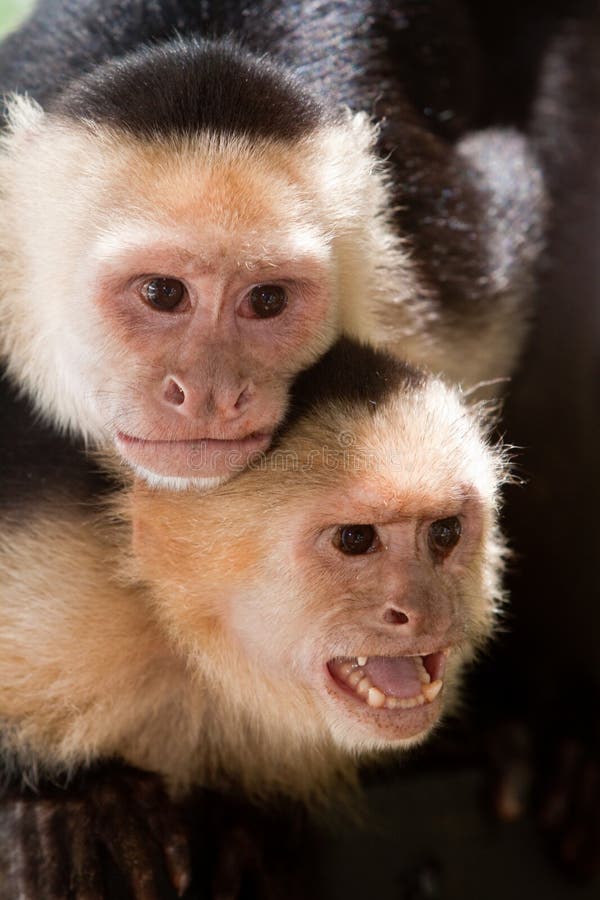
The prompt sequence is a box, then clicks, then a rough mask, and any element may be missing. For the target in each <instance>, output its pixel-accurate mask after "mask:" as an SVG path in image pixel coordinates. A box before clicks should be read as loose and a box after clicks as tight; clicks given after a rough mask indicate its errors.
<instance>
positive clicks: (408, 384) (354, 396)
mask: <svg viewBox="0 0 600 900" xmlns="http://www.w3.org/2000/svg"><path fill="white" fill-rule="evenodd" d="M426 378H427V376H426V375H425V374H424V373H423V372H421V371H419V370H418V369H415V368H413V367H412V366H410V365H409V364H408V363H405V362H401V361H400V360H398V359H396V358H395V357H393V356H390V355H389V354H388V353H384V352H383V351H381V350H376V349H375V348H373V347H370V346H369V345H368V344H363V343H360V342H359V341H355V340H352V339H351V338H347V337H343V338H340V340H339V341H337V342H336V343H335V344H334V345H333V347H332V348H331V349H330V350H329V351H328V352H327V353H326V354H325V355H324V356H322V357H321V359H320V360H319V361H318V362H316V363H315V364H314V365H313V366H311V367H310V368H309V369H306V370H305V371H304V372H302V373H301V374H300V375H299V376H298V378H297V379H296V380H295V382H294V385H293V388H292V393H291V403H290V414H289V416H288V419H287V421H286V423H285V425H286V427H288V426H289V425H291V424H293V423H294V422H295V421H297V419H298V418H299V417H300V416H302V415H305V414H306V413H309V412H310V410H312V409H319V408H323V407H325V406H326V405H327V404H329V403H334V404H335V405H341V406H344V407H348V406H351V407H355V408H357V411H360V410H364V411H365V412H368V413H370V414H372V413H373V412H375V410H376V409H377V407H378V405H379V404H380V403H384V402H385V401H386V400H387V399H388V398H389V397H390V396H392V395H393V394H398V393H401V392H406V391H412V390H418V389H419V388H420V387H422V386H423V385H424V384H425V381H426Z"/></svg>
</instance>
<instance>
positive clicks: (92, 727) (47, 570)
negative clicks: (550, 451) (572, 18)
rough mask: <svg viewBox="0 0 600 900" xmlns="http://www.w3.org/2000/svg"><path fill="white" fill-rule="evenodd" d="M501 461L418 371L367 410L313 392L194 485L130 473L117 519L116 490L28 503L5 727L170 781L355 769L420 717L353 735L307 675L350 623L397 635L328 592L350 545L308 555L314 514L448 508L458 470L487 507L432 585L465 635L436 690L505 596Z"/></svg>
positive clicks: (9, 598)
mask: <svg viewBox="0 0 600 900" xmlns="http://www.w3.org/2000/svg"><path fill="white" fill-rule="evenodd" d="M349 436H350V437H349ZM349 452H350V453H352V459H351V458H350V457H349V456H348V455H347V454H348V453H349ZM336 454H338V461H337V462H335V459H336V456H335V455H336ZM339 454H342V455H341V457H340V456H339ZM344 454H346V456H344ZM502 466H503V463H502V460H501V458H499V457H498V455H497V454H496V453H495V452H492V451H491V450H489V449H487V448H486V445H485V440H484V437H483V434H482V431H481V428H480V426H479V425H478V424H477V421H476V418H475V417H474V416H473V415H472V414H469V413H467V412H466V411H465V409H464V408H463V407H462V405H461V404H460V402H459V399H458V397H457V395H456V393H455V392H452V391H450V390H449V389H448V388H446V387H444V385H443V384H442V383H441V382H439V381H436V380H429V381H428V382H427V383H426V386H425V387H424V388H419V389H410V390H407V392H406V393H404V394H402V395H400V396H396V397H394V398H392V399H391V400H390V401H389V402H386V403H383V404H381V405H380V406H379V408H378V409H377V410H376V411H375V413H374V414H373V416H370V415H369V416H365V415H364V414H362V415H361V416H358V415H357V412H356V410H355V409H352V408H348V409H342V410H340V409H339V408H337V407H336V406H333V405H332V406H331V408H325V409H323V410H320V411H319V412H318V413H317V414H316V415H313V416H312V418H311V419H310V420H303V421H300V422H299V423H298V425H297V426H295V428H294V429H292V431H291V432H290V433H289V435H287V436H286V439H285V442H284V443H283V444H282V446H281V447H280V448H279V449H278V451H276V452H275V453H274V454H273V455H272V456H271V457H269V458H268V460H267V462H266V463H265V465H264V467H262V468H260V467H259V468H257V469H256V470H248V471H247V472H245V473H243V474H242V475H241V476H239V477H238V478H237V479H234V480H233V481H231V482H229V483H227V484H225V485H223V486H221V487H218V488H216V489H215V490H213V491H212V492H209V493H207V494H199V493H195V492H193V491H188V492H186V493H179V494H169V493H168V492H164V491H163V492H160V491H159V492H157V491H152V490H150V489H149V488H147V487H144V486H143V485H142V484H139V483H138V484H136V485H134V486H133V488H132V489H131V490H130V491H128V492H127V493H126V494H124V495H121V497H120V498H118V499H117V507H116V513H117V515H118V518H119V523H115V521H114V515H115V509H112V510H110V511H109V513H108V514H107V515H106V516H104V515H103V516H100V517H99V518H98V517H97V516H95V515H94V514H92V513H91V512H89V511H86V509H85V508H84V507H81V506H79V505H77V504H74V503H71V504H69V502H68V500H67V499H63V501H61V500H60V498H53V499H52V501H51V502H50V503H49V504H48V505H46V506H41V507H40V509H39V511H38V513H37V515H36V517H35V519H34V521H33V522H31V523H29V524H28V525H20V526H14V527H12V528H10V530H9V528H8V527H7V523H6V522H5V523H3V525H2V530H1V531H0V722H1V730H2V735H3V740H4V743H5V745H6V749H8V750H10V751H11V752H13V753H16V754H17V756H18V758H19V759H20V761H21V764H22V765H23V766H26V765H27V762H28V761H29V760H31V759H34V760H36V762H37V764H39V767H40V768H41V770H42V771H50V772H57V771H69V770H71V769H73V768H75V767H77V766H78V765H81V764H85V763H88V762H90V761H92V760H95V759H98V758H103V757H109V756H115V755H116V756H118V757H121V758H123V759H124V760H126V761H128V762H130V763H132V764H134V765H137V766H141V767H142V768H148V769H152V770H154V771H157V772H160V773H162V774H163V775H164V776H165V778H166V779H167V782H168V783H169V785H170V786H171V788H172V790H174V791H181V790H185V789H186V788H187V787H188V786H189V785H190V784H192V783H217V784H220V783H223V782H228V781H233V782H237V783H239V784H241V785H242V787H243V788H244V789H245V790H246V791H249V792H253V793H256V794H264V793H269V792H272V791H274V790H283V791H285V792H288V793H292V794H295V795H299V796H300V797H302V798H304V799H305V800H307V801H308V802H318V801H319V799H323V798H324V797H325V796H327V794H328V793H329V792H330V791H331V790H332V789H333V787H334V786H335V785H336V784H338V785H339V784H340V783H349V782H351V781H352V779H353V777H354V769H355V763H356V760H357V759H358V758H364V757H366V756H370V755H372V754H373V753H379V752H382V751H386V750H390V749H395V750H402V749H403V748H404V747H405V746H407V745H410V744H412V743H414V742H415V740H422V739H423V738H424V737H425V736H426V733H423V734H421V735H418V736H416V738H415V739H411V740H400V741H394V740H391V741H390V740H386V739H385V738H383V737H381V736H377V735H376V734H373V736H370V732H369V729H368V727H366V728H362V727H360V726H357V725H356V723H353V722H351V721H348V720H347V719H346V717H345V716H344V715H343V713H342V712H340V710H339V709H338V708H337V706H336V704H335V703H332V702H331V701H330V698H328V697H327V695H326V694H324V693H323V692H321V691H320V689H319V687H318V683H317V681H316V680H315V677H314V675H315V671H316V670H318V668H319V667H320V666H323V665H324V662H325V661H326V660H327V659H330V658H332V657H334V656H337V655H345V654H352V655H354V654H356V653H358V652H360V648H361V647H365V641H367V645H366V646H367V647H368V652H371V653H375V652H377V648H378V647H381V648H384V649H381V651H380V652H388V653H390V652H393V650H392V649H391V645H390V644H389V638H387V637H386V636H385V635H380V634H379V633H378V632H377V629H376V628H375V627H373V629H371V628H369V629H367V631H366V632H365V628H364V622H363V619H361V618H360V615H362V613H361V614H360V615H359V612H360V609H359V607H360V604H357V603H356V602H350V601H349V599H348V598H347V597H346V596H345V595H344V596H337V595H338V594H339V588H338V586H337V585H338V581H339V572H340V571H342V570H341V569H339V568H338V569H336V565H337V566H341V565H345V563H344V562H343V561H342V563H335V564H334V565H333V567H332V566H329V567H328V566H325V567H323V566H322V565H321V563H320V562H319V559H320V557H319V553H321V550H319V547H320V546H321V544H320V543H319V541H320V540H321V539H320V538H315V539H314V540H316V543H314V540H313V537H314V533H315V530H316V531H319V529H322V528H326V527H329V526H331V525H332V524H333V523H336V522H338V523H340V522H341V523H343V522H348V521H353V520H354V521H355V520H356V518H355V517H358V520H359V521H365V518H364V516H366V515H367V514H368V511H369V510H372V515H373V517H374V519H375V520H377V516H378V515H379V516H381V515H382V511H381V510H382V506H383V507H384V510H387V511H389V512H390V514H391V513H392V512H393V514H394V515H404V516H409V517H410V516H417V517H420V516H425V517H427V516H429V517H434V518H435V517H436V516H442V515H447V514H450V513H451V512H452V511H453V510H455V509H456V508H457V504H460V503H462V502H463V500H464V490H465V485H468V486H469V491H470V493H472V495H473V496H476V497H477V498H478V502H479V503H480V504H481V508H482V510H483V525H482V532H481V538H480V540H479V542H478V545H477V548H476V552H475V553H474V555H473V557H472V559H471V561H470V563H469V565H468V567H466V568H465V569H464V571H461V572H460V573H458V574H455V575H454V576H452V578H451V579H450V580H449V581H448V585H447V587H448V590H449V591H451V592H452V595H453V597H454V603H455V605H456V608H457V610H459V625H460V630H461V634H462V635H463V636H464V637H463V639H462V640H461V642H460V645H459V646H457V647H456V648H455V652H454V653H453V654H452V656H451V658H450V660H449V669H448V673H447V679H446V689H445V695H444V696H445V707H446V708H448V707H451V706H452V704H453V702H454V700H455V696H456V690H457V685H458V682H459V680H460V673H461V671H462V668H463V665H464V663H465V662H467V661H469V660H471V659H472V657H473V654H474V653H475V651H476V649H477V648H478V647H479V646H480V645H481V644H482V643H483V642H484V641H485V640H486V639H487V637H488V636H489V634H490V631H491V629H492V626H493V622H494V620H495V616H496V613H497V608H498V604H499V602H500V600H501V588H500V584H499V577H500V572H501V567H502V566H501V557H502V544H501V542H500V540H499V537H498V533H497V526H496V503H497V495H496V491H497V486H498V483H499V480H500V478H501V477H502V474H503V468H502ZM376 510H378V512H376ZM132 527H133V548H134V551H135V552H134V553H133V554H132V553H131V551H130V545H131V538H132V535H131V528H132ZM336 592H337V594H336ZM374 594H376V591H375V592H374ZM374 600H376V596H374ZM363 606H364V603H363ZM386 641H387V643H386ZM34 774H35V773H34Z"/></svg>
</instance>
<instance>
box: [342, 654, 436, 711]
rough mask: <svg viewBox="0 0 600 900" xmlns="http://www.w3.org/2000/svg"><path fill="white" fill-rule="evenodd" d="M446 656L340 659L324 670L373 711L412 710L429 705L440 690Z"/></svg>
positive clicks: (343, 657)
mask: <svg viewBox="0 0 600 900" xmlns="http://www.w3.org/2000/svg"><path fill="white" fill-rule="evenodd" d="M448 653H449V651H448V650H439V651H437V652H435V653H428V654H425V655H414V656H369V657H367V656H354V657H346V656H342V657H337V658H336V659H332V660H330V661H329V662H328V663H327V668H328V669H329V673H330V675H331V677H332V678H333V680H334V681H335V682H336V684H337V685H338V686H339V687H341V688H342V689H343V690H344V691H346V692H347V693H350V694H353V695H354V696H355V697H356V698H357V699H358V700H360V701H361V702H362V703H364V704H366V705H367V706H371V707H373V709H390V710H393V709H396V710H397V709H413V708H414V707H417V706H424V705H425V704H428V703H433V701H434V700H435V698H436V697H437V696H438V694H439V693H440V691H441V690H442V687H443V685H444V681H443V678H444V670H445V666H446V658H447V656H448Z"/></svg>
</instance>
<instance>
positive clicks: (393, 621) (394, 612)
mask: <svg viewBox="0 0 600 900" xmlns="http://www.w3.org/2000/svg"><path fill="white" fill-rule="evenodd" d="M383 621H384V622H386V623H387V624H388V625H406V623H407V622H408V616H407V615H406V613H403V612H400V610H398V609H394V608H393V607H390V609H386V611H385V613H384V616H383Z"/></svg>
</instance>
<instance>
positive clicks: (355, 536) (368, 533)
mask: <svg viewBox="0 0 600 900" xmlns="http://www.w3.org/2000/svg"><path fill="white" fill-rule="evenodd" d="M378 542H379V538H378V536H377V531H376V530H375V528H374V527H373V525H342V526H341V527H340V528H338V530H337V531H336V533H335V535H334V538H333V545H334V547H337V549H338V550H340V551H341V552H342V553H347V554H348V555H350V556H358V555H359V554H361V553H369V551H371V550H375V548H376V547H377V544H378Z"/></svg>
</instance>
